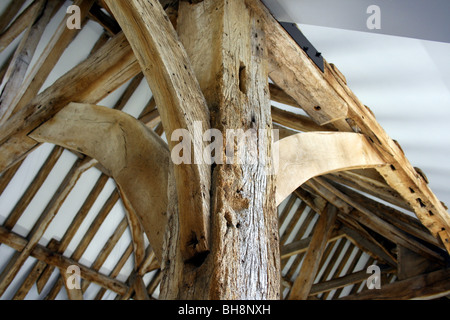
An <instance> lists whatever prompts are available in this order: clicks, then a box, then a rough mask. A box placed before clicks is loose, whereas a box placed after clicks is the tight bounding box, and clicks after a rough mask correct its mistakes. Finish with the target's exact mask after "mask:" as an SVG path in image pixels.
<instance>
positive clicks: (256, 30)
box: [163, 0, 280, 299]
mask: <svg viewBox="0 0 450 320" xmlns="http://www.w3.org/2000/svg"><path fill="white" fill-rule="evenodd" d="M261 28H262V26H261V25H260V21H258V19H257V18H256V17H255V16H253V15H252V14H251V12H250V11H249V10H248V8H247V7H246V6H245V4H244V3H243V2H242V1H225V0H206V1H202V2H199V3H197V4H194V3H192V4H191V3H188V2H180V6H179V18H178V24H177V29H178V34H179V37H180V41H181V42H182V43H183V45H184V48H185V49H186V52H187V54H188V56H189V60H190V61H191V64H192V67H193V69H194V72H195V75H196V77H197V79H198V82H199V85H200V87H201V90H202V92H203V94H204V96H205V99H206V101H207V104H208V107H209V110H210V114H211V127H212V128H214V129H216V132H220V134H221V135H222V137H223V138H224V139H225V140H226V139H227V138H228V139H229V140H228V142H227V144H228V146H227V148H228V150H230V149H231V150H233V151H235V150H238V148H242V149H243V150H242V149H241V150H240V151H242V152H240V154H239V157H240V158H239V160H237V159H236V158H237V157H236V155H235V157H233V159H232V160H231V159H229V158H228V159H227V157H226V155H225V149H226V146H225V145H224V144H220V146H219V147H218V148H217V149H216V150H215V154H214V161H215V163H214V164H216V165H214V164H213V166H212V169H213V170H212V188H211V192H212V200H211V204H212V206H211V217H212V218H211V249H212V250H211V252H210V254H209V255H208V257H207V258H206V260H205V262H204V263H203V264H202V265H201V266H200V267H198V271H197V270H196V269H193V270H192V271H191V273H194V272H196V273H197V274H196V278H195V280H190V279H189V278H187V277H186V278H184V279H182V281H186V280H188V281H189V282H188V281H186V282H185V283H186V285H189V283H191V281H195V282H194V285H193V286H191V285H189V290H190V291H191V292H193V294H197V292H200V293H201V294H202V295H197V297H199V296H201V297H206V298H208V299H278V298H279V278H280V269H279V268H280V266H279V261H278V260H279V258H278V257H279V253H278V252H279V244H278V242H279V239H278V224H277V220H278V219H277V215H276V206H275V202H274V191H275V188H274V176H273V175H271V174H270V172H271V168H272V166H273V162H272V161H273V160H272V157H271V152H270V151H271V149H272V147H273V146H272V130H271V129H272V119H271V117H270V97H269V88H268V75H267V66H266V63H265V61H266V54H267V52H266V46H265V40H264V39H265V35H264V32H262V30H261ZM231 130H233V131H234V132H236V130H242V132H247V133H248V132H249V131H248V130H252V131H250V132H251V133H252V134H253V133H254V135H252V138H253V137H256V138H257V140H258V146H256V143H254V142H255V140H256V139H251V140H252V141H251V142H249V143H242V142H241V143H239V142H236V141H235V140H234V138H233V136H232V135H233V133H232V131H231ZM230 138H232V139H230ZM236 140H239V138H238V139H236ZM211 157H213V155H212V154H211ZM255 160H256V161H255ZM227 162H228V163H227ZM180 206H181V203H180ZM172 261H173V260H171V264H172ZM194 270H195V271H194ZM209 270H211V271H209ZM188 274H189V273H188ZM170 275H172V274H170ZM165 279H166V278H165V277H163V283H164V282H165V281H164V280H165ZM186 285H185V286H180V288H181V290H180V291H181V292H180V293H181V295H183V294H186V290H185V289H184V288H185V287H186ZM183 291H184V292H183ZM174 292H175V290H174V291H173V292H171V294H174ZM188 294H189V293H188Z"/></svg>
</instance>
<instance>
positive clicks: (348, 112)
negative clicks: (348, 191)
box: [245, 0, 450, 252]
mask: <svg viewBox="0 0 450 320" xmlns="http://www.w3.org/2000/svg"><path fill="white" fill-rule="evenodd" d="M245 3H246V4H247V5H248V6H249V7H250V8H251V9H252V10H253V11H254V12H255V14H257V15H258V17H259V18H260V19H261V20H262V21H263V25H264V29H265V32H266V34H267V40H268V41H267V43H268V51H269V62H270V63H269V65H270V67H271V69H270V73H269V76H270V77H271V79H272V80H273V81H274V83H275V84H276V85H278V86H279V87H280V88H281V89H282V90H284V91H285V92H286V93H287V94H288V95H289V96H291V97H292V98H293V99H294V100H295V101H297V103H298V104H299V105H300V106H301V107H302V108H303V109H304V110H305V111H306V112H307V113H308V115H309V116H310V117H311V118H312V119H314V120H315V121H316V122H317V123H318V124H321V125H323V124H327V123H332V124H333V125H334V126H335V127H337V128H338V129H339V130H340V131H356V132H360V133H363V134H364V135H366V136H367V138H368V139H369V140H370V141H371V145H372V148H373V149H374V150H377V151H378V152H380V155H381V156H382V157H383V158H384V160H385V161H386V163H389V164H390V166H384V167H379V168H377V170H378V171H379V172H380V174H381V175H382V176H383V178H385V179H386V182H387V183H388V184H389V185H390V186H391V187H392V188H393V189H394V190H396V191H397V192H398V193H399V194H400V195H402V197H403V198H404V199H405V200H406V201H408V203H409V204H410V206H411V207H412V208H413V209H414V212H415V213H416V215H417V217H418V218H419V219H420V221H421V222H422V223H423V224H424V225H425V226H426V227H427V228H428V229H429V230H430V231H431V233H432V234H433V236H435V237H437V238H440V239H441V241H442V242H443V243H444V244H445V245H446V246H447V251H449V252H450V235H449V233H450V215H449V213H448V212H447V211H446V209H445V208H444V206H443V205H442V204H441V202H440V201H439V200H438V199H437V197H436V196H435V195H434V194H433V192H432V191H431V190H430V188H429V187H428V186H427V183H426V181H425V179H424V178H423V177H422V176H421V175H420V174H418V173H417V172H416V170H415V169H414V168H413V167H412V165H411V164H410V163H409V161H408V159H407V158H406V157H405V155H404V153H403V151H402V150H401V148H400V147H399V145H398V144H397V143H396V142H395V141H394V140H392V139H391V138H390V137H389V136H388V134H387V133H386V132H385V131H384V129H383V128H382V127H381V126H380V124H379V123H378V122H377V121H376V119H375V117H374V116H373V114H372V112H371V111H370V110H369V109H368V108H367V107H366V106H365V105H364V104H362V103H361V102H360V101H359V100H358V98H357V97H356V96H355V95H354V94H353V92H352V91H351V90H350V89H349V88H348V86H347V85H346V83H345V79H344V80H343V79H342V76H341V75H340V73H337V72H336V71H335V70H336V67H335V66H334V67H332V66H330V65H329V64H328V63H327V62H326V61H324V63H325V72H324V73H322V72H321V71H320V70H319V68H317V67H316V66H315V65H314V63H313V62H312V61H311V60H310V59H309V58H308V56H307V55H306V53H305V52H304V51H303V50H302V49H301V48H300V47H299V46H298V45H297V44H296V43H295V42H294V40H293V39H292V38H291V37H290V36H289V35H288V34H287V33H286V32H285V30H284V29H283V28H282V27H281V26H280V24H279V23H278V22H277V21H276V20H275V19H274V17H273V16H272V15H271V14H270V13H269V11H268V9H267V8H266V7H265V6H264V5H263V3H262V2H261V1H259V0H245ZM345 119H349V120H348V121H347V122H348V123H350V124H352V126H350V125H348V124H346V121H345ZM445 239H447V240H448V241H446V240H445Z"/></svg>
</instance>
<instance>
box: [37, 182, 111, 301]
mask: <svg viewBox="0 0 450 320" xmlns="http://www.w3.org/2000/svg"><path fill="white" fill-rule="evenodd" d="M108 179H109V177H108V176H106V175H104V174H102V175H101V176H100V178H99V179H98V180H97V182H96V184H95V185H94V187H93V188H92V190H91V192H90V193H89V196H88V197H87V198H86V200H85V201H84V202H83V204H82V205H81V207H80V209H79V210H78V212H77V213H76V215H75V217H74V219H73V220H72V222H71V224H70V226H69V228H68V229H67V230H66V232H65V233H64V235H63V237H62V239H61V242H60V243H59V245H58V246H57V248H56V249H55V251H56V252H57V253H59V254H63V253H64V252H65V251H66V249H67V247H68V246H69V244H70V242H71V241H72V239H73V237H74V236H75V234H76V233H77V231H78V229H79V227H80V226H81V224H82V223H83V221H84V219H85V218H86V216H87V215H88V213H89V211H90V209H91V208H92V206H93V205H94V202H95V201H96V200H97V197H98V195H99V194H100V192H101V191H102V190H103V187H104V186H105V184H106V182H107V181H108ZM53 270H54V268H52V267H50V266H47V267H46V268H45V270H44V271H43V272H42V275H41V276H40V277H39V279H38V281H37V282H36V287H37V291H38V293H41V292H42V289H43V288H44V286H45V285H46V284H47V281H48V280H49V279H50V276H51V275H52V272H53Z"/></svg>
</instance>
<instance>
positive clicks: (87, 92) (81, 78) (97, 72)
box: [0, 34, 140, 172]
mask: <svg viewBox="0 0 450 320" xmlns="http://www.w3.org/2000/svg"><path fill="white" fill-rule="evenodd" d="M139 72H140V68H139V64H138V63H137V62H136V58H135V57H134V54H133V52H132V50H131V48H130V46H129V44H128V42H127V41H126V39H125V36H124V35H123V34H118V35H117V36H115V37H114V38H113V39H111V41H108V42H107V43H106V44H105V45H104V46H103V47H102V48H101V49H100V50H98V51H97V52H95V53H94V54H93V55H91V56H90V57H88V58H87V59H86V60H85V61H83V62H82V63H80V64H79V65H77V66H76V67H74V68H73V69H72V70H70V71H69V72H67V73H66V74H65V75H64V76H62V77H61V78H59V79H58V80H56V81H55V83H54V84H53V85H51V86H50V87H49V88H47V89H46V90H45V91H43V92H42V93H40V94H39V95H38V96H36V97H35V98H34V99H33V100H32V101H31V102H30V103H28V104H27V105H26V106H25V107H24V108H22V109H21V110H20V111H18V112H17V113H15V114H14V115H13V116H12V117H11V118H10V119H9V120H8V121H7V122H6V123H5V124H4V125H3V126H1V127H0V152H1V154H2V157H1V158H0V172H3V171H4V170H5V169H7V168H8V167H10V166H12V165H13V164H14V163H16V162H17V161H19V160H21V159H23V158H24V156H25V155H26V154H28V153H29V152H30V151H31V150H33V149H34V148H35V147H36V146H37V145H38V144H37V143H36V141H35V140H33V139H30V138H28V137H27V134H28V133H30V132H31V131H33V130H34V129H36V128H37V127H38V126H39V125H41V124H42V123H44V122H45V121H47V120H49V119H50V118H51V117H53V116H54V115H55V114H56V113H57V112H58V111H60V110H61V109H62V108H64V107H65V106H66V105H67V104H68V103H70V102H73V101H77V102H80V103H96V102H98V101H100V100H101V99H103V98H104V97H105V96H107V95H108V94H109V93H111V92H112V91H113V90H115V89H116V88H118V87H119V86H120V85H122V84H123V83H125V82H126V81H128V80H129V79H131V78H132V77H134V76H135V75H137V74H138V73H139Z"/></svg>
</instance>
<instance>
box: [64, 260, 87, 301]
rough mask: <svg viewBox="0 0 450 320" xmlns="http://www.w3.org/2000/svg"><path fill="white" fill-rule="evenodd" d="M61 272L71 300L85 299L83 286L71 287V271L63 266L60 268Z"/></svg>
mask: <svg viewBox="0 0 450 320" xmlns="http://www.w3.org/2000/svg"><path fill="white" fill-rule="evenodd" d="M59 273H60V275H61V277H62V280H63V283H64V287H65V288H66V293H67V297H68V298H69V300H83V291H81V288H76V287H74V288H71V287H70V286H69V281H70V280H71V278H70V275H69V273H68V272H67V270H65V269H63V268H59Z"/></svg>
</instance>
